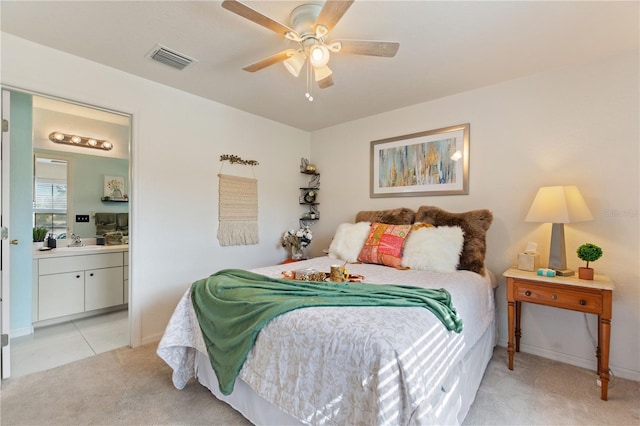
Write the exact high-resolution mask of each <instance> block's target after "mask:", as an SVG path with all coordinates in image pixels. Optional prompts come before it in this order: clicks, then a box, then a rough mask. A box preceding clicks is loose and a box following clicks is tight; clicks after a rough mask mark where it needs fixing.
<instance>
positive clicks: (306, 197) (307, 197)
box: [304, 191, 316, 203]
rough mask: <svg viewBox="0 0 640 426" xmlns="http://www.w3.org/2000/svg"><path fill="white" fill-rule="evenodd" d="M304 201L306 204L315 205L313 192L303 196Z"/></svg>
mask: <svg viewBox="0 0 640 426" xmlns="http://www.w3.org/2000/svg"><path fill="white" fill-rule="evenodd" d="M304 201H305V202H307V203H315V201H316V193H315V191H308V192H307V193H306V194H304Z"/></svg>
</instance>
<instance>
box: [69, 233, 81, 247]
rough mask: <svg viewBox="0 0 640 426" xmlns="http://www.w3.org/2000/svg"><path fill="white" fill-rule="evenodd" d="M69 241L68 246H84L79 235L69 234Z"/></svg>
mask: <svg viewBox="0 0 640 426" xmlns="http://www.w3.org/2000/svg"><path fill="white" fill-rule="evenodd" d="M71 240H73V241H71V243H70V244H69V247H82V246H84V244H83V243H82V240H81V239H80V236H79V235H76V234H71Z"/></svg>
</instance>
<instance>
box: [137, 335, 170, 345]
mask: <svg viewBox="0 0 640 426" xmlns="http://www.w3.org/2000/svg"><path fill="white" fill-rule="evenodd" d="M163 334H164V333H158V334H152V335H151V336H146V337H145V338H144V339H141V340H140V346H143V345H147V344H149V343H154V342H155V343H160V339H162V335H163Z"/></svg>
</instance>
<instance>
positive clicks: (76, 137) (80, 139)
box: [71, 136, 82, 143]
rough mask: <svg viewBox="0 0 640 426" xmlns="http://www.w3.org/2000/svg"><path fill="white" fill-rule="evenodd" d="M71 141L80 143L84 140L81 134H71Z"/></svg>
mask: <svg viewBox="0 0 640 426" xmlns="http://www.w3.org/2000/svg"><path fill="white" fill-rule="evenodd" d="M71 142H73V143H80V142H82V138H81V137H80V136H71Z"/></svg>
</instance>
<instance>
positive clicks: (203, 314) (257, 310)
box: [191, 269, 462, 395]
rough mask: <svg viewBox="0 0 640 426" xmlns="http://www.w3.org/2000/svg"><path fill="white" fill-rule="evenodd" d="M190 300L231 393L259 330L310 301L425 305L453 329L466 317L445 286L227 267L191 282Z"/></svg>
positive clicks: (219, 373)
mask: <svg viewBox="0 0 640 426" xmlns="http://www.w3.org/2000/svg"><path fill="white" fill-rule="evenodd" d="M191 300H192V301H193V307H194V309H195V312H196V315H197V317H198V321H199V322H200V328H201V329H202V334H203V337H204V342H205V344H206V346H207V352H208V353H209V358H210V360H211V366H212V367H213V370H214V371H215V372H216V376H217V377H218V382H219V384H220V391H221V392H222V393H223V394H225V395H229V394H230V393H231V392H232V391H233V386H234V384H235V380H236V377H237V375H238V373H239V372H240V369H241V368H242V365H243V364H244V362H245V360H246V359H247V355H248V354H249V351H250V350H251V348H252V347H253V344H254V342H255V340H256V338H257V336H258V333H259V332H260V330H261V329H262V328H263V327H264V326H265V325H266V324H267V323H268V322H269V321H270V320H272V319H273V318H275V317H277V316H278V315H281V314H284V313H286V312H289V311H293V310H295V309H300V308H304V307H310V306H397V307H423V308H426V309H429V310H430V311H431V312H433V313H434V314H435V315H436V317H438V319H440V321H442V323H443V324H444V325H445V327H446V328H447V329H448V330H453V331H455V332H456V333H460V332H461V331H462V320H461V319H460V318H459V317H458V316H457V314H456V310H455V309H454V307H453V306H452V304H451V295H450V294H449V292H447V291H446V290H444V289H441V290H432V289H424V288H419V287H410V286H397V285H378V284H363V283H358V284H337V283H327V282H300V281H290V280H282V279H275V278H269V277H266V276H264V275H260V274H256V273H253V272H249V271H244V270H240V269H225V270H222V271H219V272H217V273H215V274H213V275H211V276H210V277H209V278H206V279H202V280H199V281H196V282H195V283H193V285H192V286H191Z"/></svg>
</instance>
